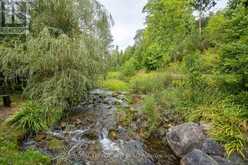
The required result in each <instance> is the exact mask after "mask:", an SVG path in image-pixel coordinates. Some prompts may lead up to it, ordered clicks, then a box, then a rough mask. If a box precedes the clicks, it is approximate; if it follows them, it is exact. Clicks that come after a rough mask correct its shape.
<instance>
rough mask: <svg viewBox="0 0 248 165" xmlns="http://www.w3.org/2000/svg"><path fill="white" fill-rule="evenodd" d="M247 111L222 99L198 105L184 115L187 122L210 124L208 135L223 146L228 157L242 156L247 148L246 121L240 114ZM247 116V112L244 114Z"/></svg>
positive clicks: (247, 132)
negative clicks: (232, 155) (236, 154)
mask: <svg viewBox="0 0 248 165" xmlns="http://www.w3.org/2000/svg"><path fill="white" fill-rule="evenodd" d="M245 111H247V109H245V108H242V107H240V106H238V105H234V104H232V101H231V100H229V99H225V98H223V100H218V101H216V102H212V103H211V104H202V105H198V106H197V107H196V108H195V109H191V110H190V111H189V112H188V114H187V115H186V117H187V120H189V121H206V122H208V123H210V124H211V126H212V128H211V129H210V130H209V135H210V136H212V137H213V138H215V139H216V140H218V141H219V142H221V143H223V144H224V145H225V149H226V152H227V154H228V156H230V155H231V154H232V153H234V152H237V153H239V154H240V155H242V156H243V157H245V156H244V151H245V148H246V147H247V146H248V138H247V135H248V129H247V128H248V124H247V119H245V118H244V117H242V115H241V114H244V112H245ZM245 113H246V114H247V112H245Z"/></svg>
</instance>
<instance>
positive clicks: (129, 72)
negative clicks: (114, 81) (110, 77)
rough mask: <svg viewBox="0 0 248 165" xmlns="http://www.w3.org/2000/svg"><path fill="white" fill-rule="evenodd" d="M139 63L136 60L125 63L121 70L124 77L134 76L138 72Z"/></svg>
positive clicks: (131, 59) (132, 59)
mask: <svg viewBox="0 0 248 165" xmlns="http://www.w3.org/2000/svg"><path fill="white" fill-rule="evenodd" d="M136 63H137V61H136V59H135V58H130V59H129V60H128V61H126V62H125V63H124V65H123V66H122V68H121V73H122V76H123V77H129V76H133V75H134V74H135V71H136V65H137V64H136Z"/></svg>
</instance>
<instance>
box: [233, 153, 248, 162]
mask: <svg viewBox="0 0 248 165" xmlns="http://www.w3.org/2000/svg"><path fill="white" fill-rule="evenodd" d="M245 156H246V155H245ZM229 159H230V160H231V161H232V162H233V164H234V165H247V164H248V159H247V157H246V158H243V157H242V156H241V155H240V154H238V153H237V152H235V153H233V154H231V155H230V157H229Z"/></svg>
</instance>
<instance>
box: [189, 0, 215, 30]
mask: <svg viewBox="0 0 248 165" xmlns="http://www.w3.org/2000/svg"><path fill="white" fill-rule="evenodd" d="M191 4H192V6H193V8H194V9H195V10H197V11H198V12H199V34H200V35H201V34H202V20H203V17H204V14H205V13H206V12H207V11H209V10H210V9H211V8H212V7H214V6H215V5H216V0H192V3H191Z"/></svg>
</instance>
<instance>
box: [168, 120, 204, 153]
mask: <svg viewBox="0 0 248 165" xmlns="http://www.w3.org/2000/svg"><path fill="white" fill-rule="evenodd" d="M166 138H167V141H168V144H169V146H170V147H171V149H172V151H173V152H174V153H175V154H176V155H177V156H179V157H183V156H184V155H185V154H187V153H188V152H190V151H192V150H193V149H195V148H197V149H199V148H201V145H202V143H203V141H204V140H205V139H206V137H205V135H204V133H203V130H202V127H200V126H199V125H198V124H195V123H185V124H182V125H179V126H176V127H173V128H171V129H170V130H169V132H168V133H167V135H166Z"/></svg>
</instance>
